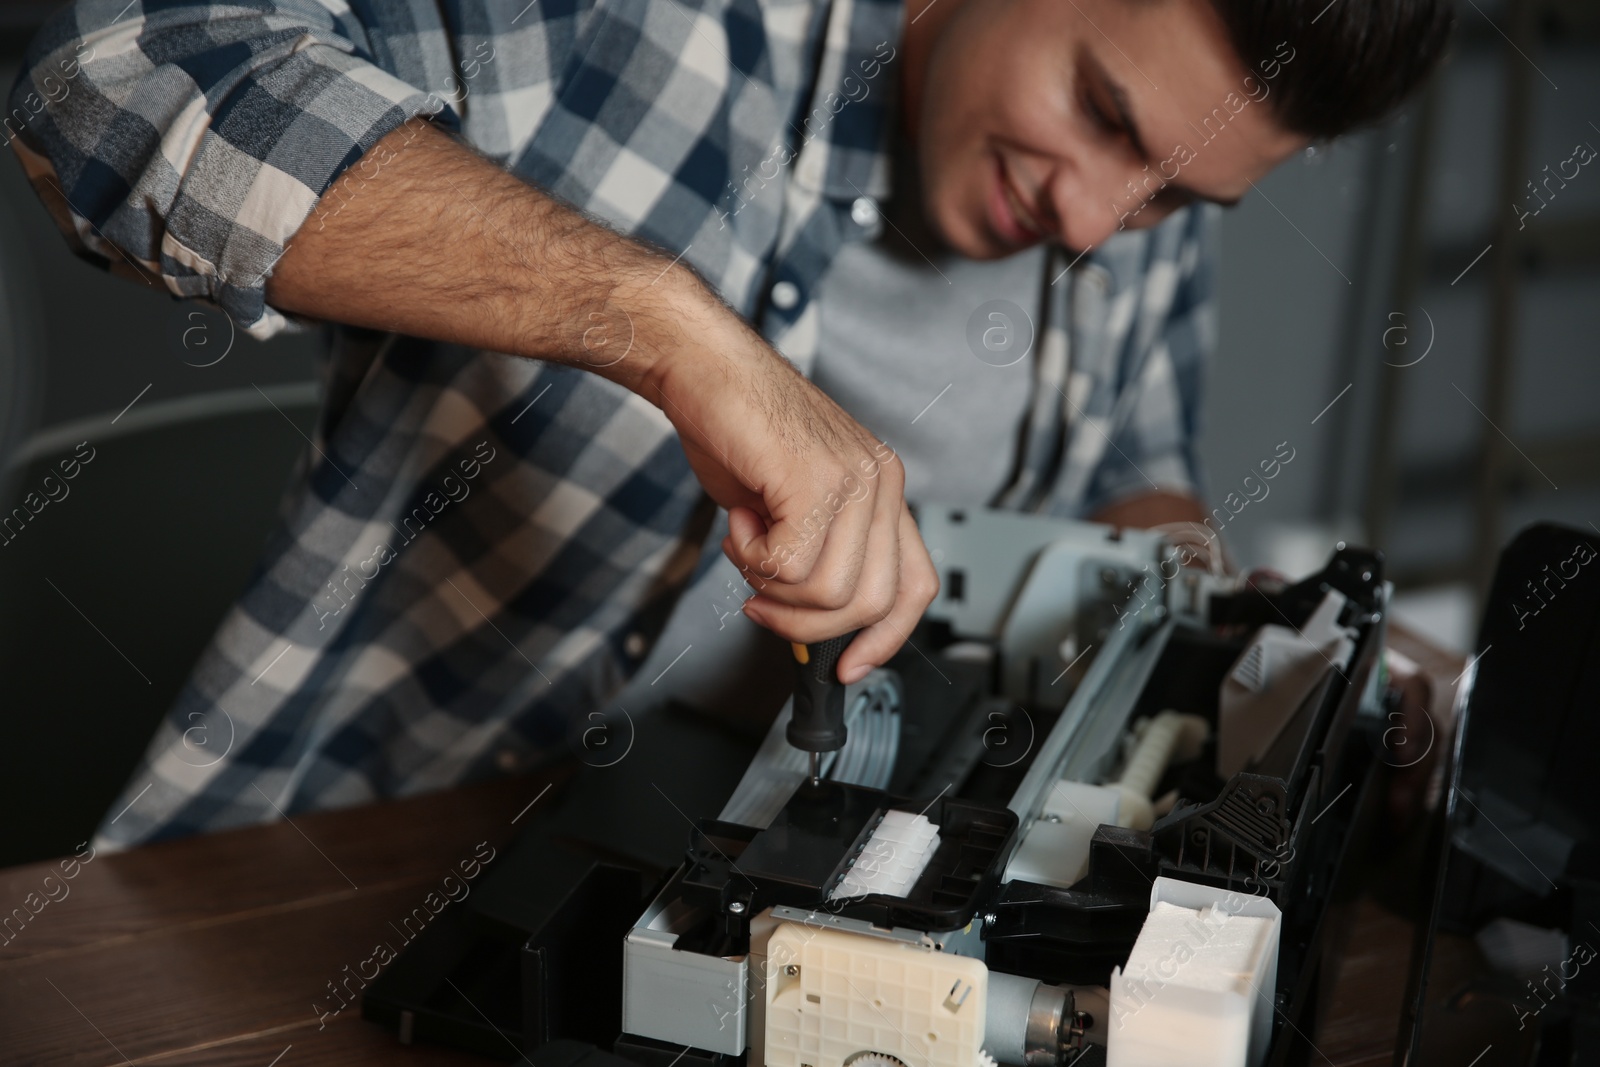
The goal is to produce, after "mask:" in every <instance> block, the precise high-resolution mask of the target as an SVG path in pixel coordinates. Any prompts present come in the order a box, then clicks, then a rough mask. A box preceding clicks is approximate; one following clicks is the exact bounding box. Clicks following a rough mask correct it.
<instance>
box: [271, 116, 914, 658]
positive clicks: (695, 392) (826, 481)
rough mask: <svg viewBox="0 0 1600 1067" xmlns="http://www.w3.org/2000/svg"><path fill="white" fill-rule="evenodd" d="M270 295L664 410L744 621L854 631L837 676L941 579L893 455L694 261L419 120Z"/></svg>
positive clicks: (368, 164)
mask: <svg viewBox="0 0 1600 1067" xmlns="http://www.w3.org/2000/svg"><path fill="white" fill-rule="evenodd" d="M267 296H268V300H269V301H270V303H272V304H273V305H274V306H276V307H278V308H280V309H282V310H285V311H291V312H296V313H299V314H303V315H309V316H313V317H316V318H323V319H329V320H333V321H337V322H343V323H348V324H350V325H355V326H365V327H370V328H375V329H381V330H393V331H397V332H401V333H405V334H409V335H413V336H418V337H427V338H432V339H435V340H441V341H447V342H453V343H458V344H463V345H470V346H474V347H479V348H485V349H490V350H494V351H499V352H506V353H510V354H512V355H517V356H525V357H529V358H534V359H541V360H547V361H550V362H555V363H561V364H566V365H570V366H576V367H582V368H585V369H588V370H591V371H593V372H594V373H596V374H600V375H602V376H604V377H606V378H607V379H609V380H611V381H614V382H616V383H618V384H619V385H622V386H623V387H625V388H627V389H629V390H631V391H633V392H635V393H637V394H639V395H640V396H642V397H644V398H645V399H646V400H649V401H650V402H651V403H653V404H655V405H656V406H657V407H660V408H661V409H662V411H663V412H664V413H665V414H666V416H667V418H668V419H670V420H671V421H672V423H673V425H674V427H675V428H676V429H677V431H678V435H679V438H680V440H681V441H682V443H683V446H684V450H685V452H686V454H687V455H688V457H689V462H690V464H691V466H692V467H693V468H694V471H695V474H696V476H697V477H698V478H699V480H700V482H701V484H702V485H703V486H704V487H705V489H706V490H707V492H709V493H710V495H711V496H712V498H713V499H715V500H716V501H717V503H719V504H721V505H722V506H724V507H726V508H728V509H729V528H730V535H729V537H728V538H727V540H726V541H724V545H723V547H724V551H725V552H726V553H727V554H728V555H729V557H730V558H732V560H733V561H734V563H735V564H737V565H739V566H740V567H741V569H742V570H743V571H744V573H745V575H746V577H747V578H748V579H749V580H750V581H751V583H752V585H754V586H755V587H756V589H757V590H758V594H757V595H756V596H755V597H752V598H751V600H750V601H749V602H747V605H746V612H747V614H748V615H749V616H750V618H751V619H753V620H754V621H756V622H757V623H760V624H761V625H764V626H767V627H768V628H770V629H772V630H773V631H774V632H776V633H779V634H781V635H782V636H784V637H787V638H789V639H790V640H797V641H816V640H821V639H823V638H828V637H834V636H837V635H839V634H842V633H846V632H849V631H851V630H856V629H861V630H862V633H861V634H860V636H858V637H857V638H856V640H855V641H854V642H853V643H852V644H851V646H850V648H849V649H848V650H847V651H846V653H845V655H844V656H843V657H841V659H840V664H839V676H840V677H841V678H843V679H845V680H846V681H851V680H854V678H856V677H859V676H861V675H863V674H865V673H866V671H867V670H868V669H870V668H871V667H872V666H875V665H877V664H881V663H883V662H884V661H885V660H887V659H888V658H889V657H890V656H891V655H892V654H893V653H894V652H895V651H896V650H897V649H898V648H899V647H900V645H901V644H902V643H903V642H904V640H905V637H906V635H907V634H909V633H910V631H911V629H912V628H913V627H914V626H915V625H916V622H917V620H918V619H919V618H920V617H921V614H922V612H923V610H924V609H925V608H926V607H927V605H928V603H929V602H930V601H931V600H932V599H933V596H934V595H935V593H936V592H937V591H938V579H937V577H936V574H935V572H934V569H933V564H932V562H931V561H930V560H929V558H928V554H927V550H926V548H925V547H924V546H923V544H922V539H921V536H920V534H919V533H918V532H917V528H916V525H915V523H914V522H913V521H912V519H911V516H910V512H909V510H908V509H907V507H906V504H905V500H904V497H903V489H904V484H905V483H904V473H903V471H902V470H901V468H900V465H899V463H898V461H897V459H896V458H895V457H894V456H893V453H892V452H889V453H887V455H886V450H885V448H884V447H883V445H882V444H881V443H880V442H878V441H877V440H876V439H875V438H874V437H873V435H872V434H870V433H869V432H867V431H866V430H865V429H864V428H863V427H861V426H860V425H859V424H858V423H856V422H855V420H853V419H851V418H850V416H849V415H847V414H846V413H845V412H844V411H843V410H842V409H840V408H839V406H838V405H837V404H835V403H834V402H833V401H832V400H830V399H829V398H828V397H827V396H826V395H825V394H823V393H822V392H821V391H820V390H819V389H817V388H816V387H815V386H814V385H812V384H811V383H810V382H809V381H807V380H806V379H805V377H804V376H803V375H801V374H800V373H799V372H798V371H797V370H796V369H795V368H794V367H793V365H791V364H790V363H789V362H788V361H787V360H785V359H783V358H782V357H781V356H780V355H778V354H777V353H776V352H775V351H773V350H772V349H771V348H770V347H769V346H768V345H767V344H766V343H765V341H763V340H762V339H761V337H760V336H759V335H758V334H756V333H755V331H754V330H752V329H751V328H750V327H749V325H748V324H747V323H745V322H744V320H743V319H741V318H740V317H739V316H738V315H737V314H735V313H734V312H732V311H731V310H729V309H728V308H727V307H726V306H725V305H724V304H723V303H722V302H721V301H720V300H719V299H718V298H717V297H716V295H715V294H713V293H712V292H711V291H710V290H709V289H708V288H707V287H706V286H705V285H704V284H703V283H702V282H701V281H700V280H699V279H698V278H697V277H696V276H695V275H694V273H693V272H692V271H691V270H689V269H688V268H687V267H685V266H683V265H681V264H677V265H675V264H674V262H673V260H672V258H671V257H670V256H668V255H665V254H662V253H659V252H656V251H653V250H650V249H648V248H646V247H644V246H642V245H640V244H638V243H636V242H634V241H633V240H631V239H629V238H627V237H624V236H622V235H619V234H617V233H615V232H613V231H611V230H609V229H607V228H605V227H604V226H601V225H599V224H597V223H595V222H592V221H590V220H589V219H587V218H586V217H584V216H583V215H581V214H579V213H578V212H576V211H574V210H572V209H571V208H569V207H567V206H565V205H563V204H561V203H560V202H559V201H557V200H555V199H554V198H552V197H550V196H548V195H546V194H544V193H543V192H541V191H540V190H538V189H537V188H535V187H533V186H530V185H528V184H526V183H524V182H522V181H520V180H519V179H517V178H516V177H514V176H512V175H510V174H507V173H505V172H504V171H502V170H500V168H498V167H497V166H495V165H494V164H493V163H491V162H490V161H488V160H485V159H483V158H481V157H480V156H478V155H476V154H475V153H474V152H472V151H471V150H470V149H468V148H466V147H464V146H462V145H460V144H458V143H457V142H456V141H454V140H453V139H452V138H450V137H449V136H447V135H445V134H444V133H442V132H440V131H439V130H437V129H434V128H433V127H431V126H430V125H429V124H428V123H427V122H426V121H423V120H413V121H412V122H410V123H408V124H407V125H405V126H402V127H399V128H397V129H395V130H394V131H392V132H391V133H390V134H388V135H387V136H385V137H384V138H383V139H382V140H380V141H379V142H378V143H377V144H376V145H374V146H373V148H372V149H371V150H370V151H369V152H368V153H367V154H366V155H365V156H364V157H363V159H362V161H361V162H360V163H358V164H357V165H355V166H353V167H351V168H350V169H349V170H347V171H346V172H345V173H344V174H343V175H341V176H340V178H339V180H338V181H337V182H335V184H334V185H333V187H332V188H330V189H329V191H328V192H327V193H326V194H325V195H324V196H323V198H322V199H321V201H320V202H319V204H318V206H317V209H316V210H315V211H313V213H312V214H311V216H310V217H309V218H308V219H307V220H306V222H305V223H304V224H303V225H302V226H301V227H300V229H299V230H298V231H297V232H296V233H295V235H294V237H293V238H292V239H291V240H290V242H289V244H288V246H287V249H286V251H285V253H284V255H283V256H282V257H281V259H280V260H279V261H278V263H277V264H276V265H275V267H274V269H273V271H272V273H271V276H270V278H269V279H268V282H267ZM630 338H631V344H630V343H629V339H630ZM818 516H820V517H821V523H822V528H821V529H820V530H819V529H818Z"/></svg>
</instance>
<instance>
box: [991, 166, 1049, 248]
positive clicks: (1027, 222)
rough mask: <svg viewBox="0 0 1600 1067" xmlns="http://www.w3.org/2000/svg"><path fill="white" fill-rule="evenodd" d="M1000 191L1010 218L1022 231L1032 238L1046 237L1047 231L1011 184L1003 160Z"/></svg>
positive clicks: (1009, 172) (1008, 171)
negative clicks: (1013, 219)
mask: <svg viewBox="0 0 1600 1067" xmlns="http://www.w3.org/2000/svg"><path fill="white" fill-rule="evenodd" d="M1000 189H1001V191H1002V192H1003V193H1004V194H1005V197H1006V206H1007V207H1009V208H1010V209H1011V215H1012V217H1013V218H1015V219H1016V220H1017V224H1018V225H1019V226H1021V227H1022V229H1024V230H1026V231H1027V232H1028V233H1029V234H1031V235H1032V236H1034V237H1045V236H1048V231H1047V230H1046V229H1045V228H1044V226H1043V225H1041V224H1040V222H1039V220H1038V218H1037V217H1036V216H1035V215H1034V213H1033V212H1032V211H1030V210H1028V205H1027V204H1025V203H1023V200H1022V197H1021V196H1019V195H1018V194H1017V190H1016V188H1015V187H1014V186H1013V185H1012V184H1011V171H1010V170H1009V169H1008V168H1007V167H1006V165H1005V162H1004V161H1003V160H1002V161H1001V163H1000Z"/></svg>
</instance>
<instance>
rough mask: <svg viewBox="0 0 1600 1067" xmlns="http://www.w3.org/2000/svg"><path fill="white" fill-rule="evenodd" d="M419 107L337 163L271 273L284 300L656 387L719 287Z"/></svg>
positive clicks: (273, 295) (285, 305) (296, 308)
mask: <svg viewBox="0 0 1600 1067" xmlns="http://www.w3.org/2000/svg"><path fill="white" fill-rule="evenodd" d="M671 262H672V261H671V259H670V258H669V257H666V256H661V255H658V254H655V253H653V252H652V251H650V250H648V249H646V248H644V247H643V246H641V245H639V244H637V243H636V242H633V241H631V240H629V239H628V238H626V237H623V236H620V235H618V234H616V233H614V232H612V231H611V230H608V229H606V228H605V227H604V226H601V225H598V224H596V223H594V222H591V221H590V220H588V219H587V218H585V217H584V216H582V215H580V214H579V213H577V212H576V211H574V210H572V209H571V208H569V207H567V206H565V205H563V204H561V203H559V202H558V201H556V200H555V199H554V198H552V197H550V196H547V195H546V194H544V193H543V192H541V191H540V190H538V189H536V188H534V187H533V186H530V185H528V184H527V183H525V182H523V181H520V180H518V179H517V178H516V177H514V176H512V175H510V174H508V173H506V172H504V171H502V170H501V169H500V168H499V167H497V166H495V165H494V164H493V163H492V162H490V161H488V160H486V159H483V158H482V157H480V156H478V155H477V154H475V153H474V152H473V151H472V150H470V149H468V148H466V147H464V146H462V145H460V144H458V143H456V142H455V141H454V140H452V139H451V138H450V137H449V136H448V135H446V134H445V133H443V132H442V131H440V130H438V129H437V128H435V127H434V126H432V124H430V123H428V122H426V121H425V120H421V119H416V120H413V121H412V122H411V123H408V124H407V125H406V126H403V127H401V128H399V129H397V130H395V131H394V132H392V133H390V134H389V135H388V136H386V137H385V138H383V140H381V141H379V142H378V144H376V145H374V146H373V148H372V149H371V150H370V151H369V152H368V153H367V154H366V155H365V156H364V157H363V158H362V159H361V161H360V162H358V163H357V164H355V165H354V166H352V167H351V168H350V169H348V170H347V171H345V173H344V174H343V175H341V176H340V178H339V180H338V181H337V182H335V183H334V185H333V187H332V188H330V189H329V190H328V191H327V193H326V194H325V195H324V196H323V197H322V199H321V200H320V201H319V202H318V204H317V207H316V209H315V210H313V212H312V213H311V215H310V216H309V217H308V218H307V219H306V221H305V223H304V224H303V225H302V226H301V227H300V229H299V230H298V231H297V232H296V233H295V235H294V237H293V238H292V239H291V240H290V242H289V245H288V249H287V251H286V252H285V253H284V255H283V257H282V258H281V259H280V260H279V261H278V263H277V264H276V266H275V267H274V268H273V271H272V274H271V276H270V277H269V278H268V280H267V287H266V288H267V298H268V300H269V301H270V302H271V303H272V304H273V305H274V306H275V307H278V308H280V309H282V310H284V311H290V312H295V313H299V314H303V315H308V316H311V317H314V318H321V319H328V320H332V321H335V322H342V323H347V324H349V325H353V326H364V327H369V328H373V329H381V330H393V331H396V332H399V333H405V334H410V335H412V336H417V337H427V338H432V339H434V340H440V341H447V342H452V343H457V344H464V345H469V346H472V347H476V348H485V349H490V350H493V351H499V352H507V353H510V354H513V355H520V356H528V357H533V358H537V359H544V360H549V361H552V362H557V363H565V364H571V365H574V366H579V367H583V368H586V369H589V370H592V371H594V372H595V373H597V374H600V375H602V376H604V377H607V378H610V379H612V380H614V381H618V382H620V383H621V384H623V385H625V386H627V387H628V388H629V389H632V390H634V391H635V392H641V391H643V392H646V393H647V394H648V392H649V386H650V382H651V374H652V369H653V367H654V366H655V364H656V363H657V362H658V361H659V359H660V358H661V357H662V355H663V353H664V352H665V351H668V350H670V349H671V348H673V347H675V346H676V345H677V344H678V343H679V342H680V341H681V339H682V338H681V334H682V328H681V327H680V325H679V323H680V322H681V321H682V320H683V319H684V318H685V317H689V318H692V317H694V316H695V315H696V314H697V313H699V312H701V311H702V309H705V308H707V307H709V306H710V305H711V303H712V298H711V297H710V295H709V293H708V292H707V291H706V290H705V287H704V286H703V285H701V284H700V283H699V281H698V280H697V279H695V278H694V276H693V274H692V273H691V272H690V271H689V270H687V269H686V268H682V267H678V268H674V269H671V270H668V265H669V264H670V263H671Z"/></svg>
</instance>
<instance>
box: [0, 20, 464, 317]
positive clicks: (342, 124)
mask: <svg viewBox="0 0 1600 1067" xmlns="http://www.w3.org/2000/svg"><path fill="white" fill-rule="evenodd" d="M334 6H335V7H338V8H340V9H341V11H340V12H339V13H338V14H336V13H335V12H334V11H332V10H330V8H329V7H324V6H322V5H320V4H317V3H312V2H301V0H254V2H252V0H243V2H238V0H235V2H230V3H227V4H220V3H205V2H198V0H196V2H183V0H178V2H166V3H156V2H143V0H135V2H134V3H130V4H126V5H125V6H124V4H123V0H106V2H102V0H80V2H79V3H76V4H74V5H72V6H69V7H68V8H66V9H65V10H63V11H62V12H60V13H59V14H57V15H56V16H55V17H54V18H53V19H52V20H51V21H50V22H49V23H48V24H47V25H46V26H45V28H44V29H43V30H42V31H41V32H40V34H39V36H38V37H37V38H35V40H34V42H33V44H32V46H31V47H30V48H29V50H28V53H27V57H26V59H25V62H24V66H23V69H22V72H21V74H20V75H19V77H18V79H17V82H16V84H15V85H14V86H13V88H12V91H11V96H10V99H9V101H8V104H9V107H10V112H9V114H8V115H7V116H6V117H5V118H4V120H3V127H4V129H5V137H6V139H7V142H8V143H9V144H10V145H11V147H12V148H13V150H14V151H15V152H16V153H17V155H18V157H19V158H20V159H21V161H22V164H23V167H24V169H25V170H26V171H27V173H28V177H29V179H30V181H31V182H32V183H33V185H34V188H35V189H36V190H37V191H38V193H39V195H40V197H41V198H43V199H44V201H45V203H46V205H47V206H48V207H49V208H50V211H51V213H52V215H53V216H54V218H55V219H56V222H57V224H58V225H60V226H61V227H62V229H63V230H64V231H65V232H66V234H67V235H68V238H69V240H70V241H71V242H72V243H73V244H74V247H75V248H76V249H77V250H78V251H79V252H80V253H81V254H84V255H85V256H87V257H88V258H91V259H94V260H98V261H100V262H101V263H102V264H103V265H105V266H107V267H108V268H110V269H112V270H114V271H116V272H119V273H129V272H133V273H138V274H142V275H144V276H145V277H147V278H149V277H159V279H160V280H161V281H162V282H163V283H164V284H165V285H166V287H167V288H168V289H169V290H170V291H171V292H172V293H174V294H175V295H177V296H181V297H196V298H200V299H204V300H207V301H209V302H211V303H214V304H216V305H218V306H219V307H221V308H222V309H223V310H225V311H226V312H227V313H228V314H229V315H230V316H232V318H233V319H234V321H235V322H236V323H238V324H239V326H240V327H241V328H243V329H245V330H246V331H247V332H249V333H250V334H252V335H253V336H256V337H258V338H265V337H269V336H271V335H273V334H274V333H277V332H279V331H280V330H281V329H283V328H284V326H285V325H286V324H287V321H288V320H287V319H286V317H285V316H284V314H283V313H282V312H280V311H279V310H278V309H275V308H273V307H271V306H270V305H269V304H268V303H267V301H266V294H265V286H266V280H267V278H268V276H269V275H270V274H271V271H272V268H273V266H274V264H276V263H277V261H278V259H279V257H281V256H282V255H283V251H284V248H285V246H286V245H287V244H288V242H289V239H290V238H291V237H292V236H293V235H294V234H295V232H296V231H297V230H298V229H299V228H300V226H301V225H302V224H303V223H304V222H305V221H306V219H307V217H308V216H309V215H310V213H311V211H312V209H313V208H314V207H315V206H316V205H317V203H318V201H319V200H320V199H321V198H322V197H323V195H324V194H325V193H326V192H327V190H328V188H329V186H330V185H332V184H333V182H334V181H335V180H336V179H337V178H338V177H339V176H340V175H341V174H342V173H343V172H344V171H345V170H346V169H348V168H349V167H351V166H352V165H353V164H355V163H356V162H357V161H358V160H360V159H361V158H362V157H363V155H365V154H366V153H367V151H368V150H369V149H370V148H371V147H372V146H373V145H374V144H375V143H376V142H377V141H378V140H380V139H381V138H382V137H383V136H384V135H385V134H387V133H389V132H390V131H392V130H394V129H396V128H397V127H399V126H401V125H403V124H404V123H405V122H407V121H408V120H410V119H412V118H414V117H416V116H419V115H427V116H430V117H433V118H434V119H436V120H439V121H441V122H442V123H444V124H445V125H448V126H451V127H456V126H457V125H458V123H457V119H456V117H455V115H454V113H453V112H451V111H450V110H449V109H448V108H446V107H445V106H444V104H443V102H442V101H441V100H440V99H439V98H438V97H437V96H436V95H434V94H431V93H427V92H425V91H423V90H422V89H419V88H418V87H416V86H414V85H411V84H408V83H407V82H406V81H404V80H402V79H401V78H399V77H396V76H395V75H394V74H393V73H391V72H390V71H387V70H385V69H383V67H382V66H380V65H379V63H378V62H377V61H376V60H375V59H374V56H373V54H372V51H371V50H370V49H369V48H368V47H367V45H366V42H367V29H366V27H364V26H363V25H362V24H361V23H360V22H359V21H357V20H356V18H355V16H354V15H353V14H352V13H351V12H350V10H349V9H344V8H343V5H334Z"/></svg>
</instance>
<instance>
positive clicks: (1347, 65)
mask: <svg viewBox="0 0 1600 1067" xmlns="http://www.w3.org/2000/svg"><path fill="white" fill-rule="evenodd" d="M1211 3H1212V6H1213V7H1215V8H1216V11H1217V13H1218V14H1219V15H1221V16H1222V21H1223V23H1224V24H1226V26H1227V28H1228V35H1229V37H1230V38H1231V39H1232V41H1233V47H1234V50H1235V51H1237V52H1238V53H1239V58H1240V59H1242V60H1243V61H1244V65H1245V66H1246V67H1248V68H1249V69H1250V70H1251V71H1252V73H1254V72H1259V71H1261V70H1262V69H1263V67H1262V66H1261V64H1262V63H1264V62H1265V63H1270V62H1272V60H1273V58H1274V56H1279V57H1280V58H1281V54H1282V48H1283V46H1284V44H1285V43H1286V44H1287V46H1288V48H1290V49H1292V50H1293V57H1294V58H1293V59H1292V60H1290V61H1289V62H1287V63H1282V64H1280V65H1279V66H1278V68H1277V70H1278V76H1277V77H1276V78H1275V79H1273V83H1272V101H1273V104H1274V110H1275V113H1276V115H1277V117H1278V121H1279V122H1281V123H1282V124H1283V125H1284V126H1286V127H1287V128H1289V129H1291V130H1294V131H1295V132H1296V133H1301V134H1304V135H1306V136H1307V137H1312V138H1330V137H1337V136H1338V135H1339V134H1342V133H1346V132H1348V131H1350V130H1352V129H1355V128H1356V127H1358V126H1363V125H1366V124H1367V123H1369V122H1372V121H1374V120H1376V119H1379V118H1381V117H1383V116H1384V115H1385V114H1387V113H1388V112H1390V111H1392V110H1393V109H1394V108H1396V107H1398V106H1399V105H1400V103H1401V101H1403V100H1404V99H1405V98H1406V97H1407V96H1408V95H1410V93H1411V92H1412V90H1414V89H1415V88H1417V87H1418V86H1419V85H1421V84H1422V82H1423V81H1424V80H1426V78H1427V77H1428V75H1429V74H1430V73H1431V72H1432V71H1433V68H1434V67H1435V66H1436V65H1437V64H1438V62H1439V59H1440V57H1441V56H1442V55H1443V54H1444V50H1445V45H1446V44H1448V43H1449V39H1450V31H1451V29H1452V28H1453V26H1454V24H1455V13H1454V11H1453V10H1452V5H1451V3H1450V0H1211ZM1268 69H1270V68H1268Z"/></svg>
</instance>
